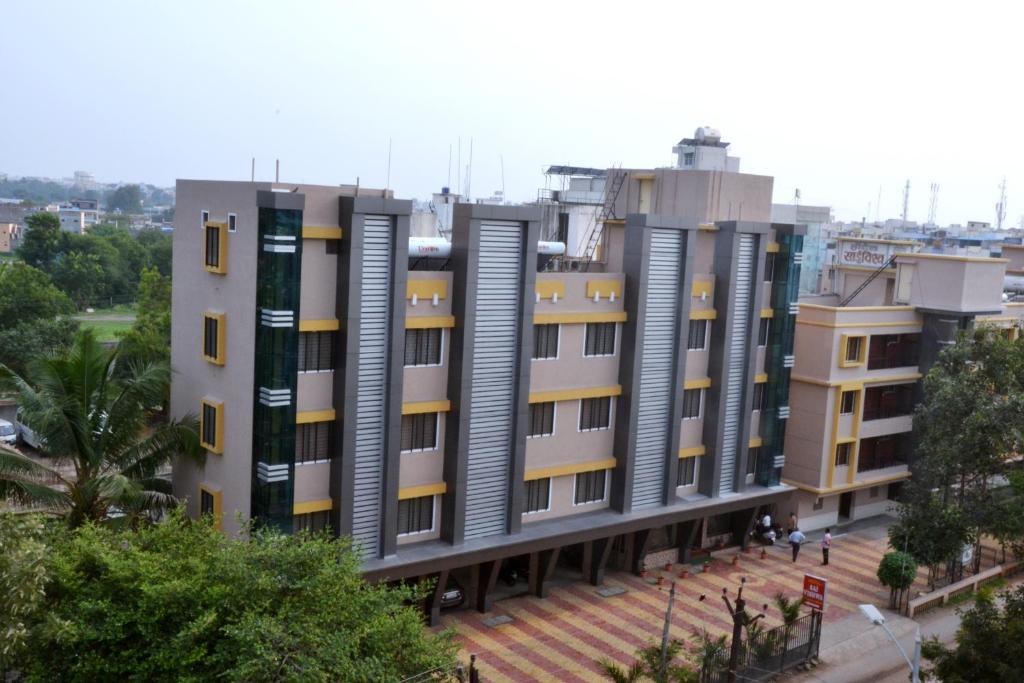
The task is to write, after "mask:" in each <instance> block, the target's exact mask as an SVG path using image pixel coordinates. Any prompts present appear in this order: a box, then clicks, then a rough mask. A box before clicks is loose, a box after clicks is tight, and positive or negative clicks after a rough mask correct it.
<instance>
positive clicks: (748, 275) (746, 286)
mask: <svg viewBox="0 0 1024 683" xmlns="http://www.w3.org/2000/svg"><path fill="white" fill-rule="evenodd" d="M756 246H757V245H756V242H755V238H754V236H753V235H740V236H739V253H738V254H737V263H736V287H735V289H734V294H733V300H732V303H731V306H732V310H733V317H732V324H731V325H730V328H729V338H728V340H727V341H726V343H727V344H728V345H729V362H728V365H727V366H726V372H725V387H724V391H725V411H724V414H723V418H722V453H721V463H722V478H721V479H720V480H719V482H718V494H719V495H721V496H724V495H728V494H730V493H732V492H733V491H734V489H735V487H736V463H737V462H738V448H739V446H740V444H739V443H738V441H739V434H740V428H741V426H742V425H741V420H742V419H743V417H744V415H743V390H744V386H745V385H746V375H747V349H748V346H749V343H750V332H751V330H750V300H751V297H752V296H753V289H754V276H755V272H756V268H755V264H754V250H755V247H756Z"/></svg>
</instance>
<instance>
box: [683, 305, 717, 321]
mask: <svg viewBox="0 0 1024 683" xmlns="http://www.w3.org/2000/svg"><path fill="white" fill-rule="evenodd" d="M717 318H718V311H716V310H715V309H713V308H709V309H707V310H703V311H690V320H716V319H717Z"/></svg>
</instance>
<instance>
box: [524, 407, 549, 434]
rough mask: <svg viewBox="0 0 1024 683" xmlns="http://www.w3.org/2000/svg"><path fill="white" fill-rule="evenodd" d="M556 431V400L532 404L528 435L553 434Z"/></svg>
mask: <svg viewBox="0 0 1024 683" xmlns="http://www.w3.org/2000/svg"><path fill="white" fill-rule="evenodd" d="M554 433H555V402H554V401H548V402H546V403H531V404H530V431H529V432H528V433H527V436H528V437H531V438H532V437H537V436H551V435H552V434H554Z"/></svg>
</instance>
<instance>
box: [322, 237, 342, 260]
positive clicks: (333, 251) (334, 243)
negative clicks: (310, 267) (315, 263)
mask: <svg viewBox="0 0 1024 683" xmlns="http://www.w3.org/2000/svg"><path fill="white" fill-rule="evenodd" d="M338 242H339V240H324V252H325V253H327V254H330V255H332V256H337V255H338Z"/></svg>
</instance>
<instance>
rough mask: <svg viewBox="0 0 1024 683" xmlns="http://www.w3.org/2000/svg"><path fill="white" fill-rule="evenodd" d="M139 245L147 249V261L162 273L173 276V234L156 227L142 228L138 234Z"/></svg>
mask: <svg viewBox="0 0 1024 683" xmlns="http://www.w3.org/2000/svg"><path fill="white" fill-rule="evenodd" d="M136 239H137V240H138V242H139V245H140V246H142V248H143V249H145V250H146V255H147V263H148V265H150V266H153V267H155V268H156V269H157V270H159V271H160V274H161V275H166V276H167V277H170V276H171V242H172V240H171V235H170V233H166V232H163V231H162V230H158V229H156V228H148V229H146V230H140V231H139V232H138V234H137V235H136Z"/></svg>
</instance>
